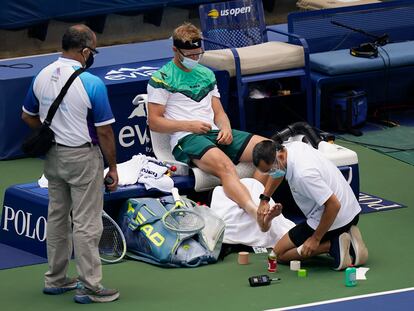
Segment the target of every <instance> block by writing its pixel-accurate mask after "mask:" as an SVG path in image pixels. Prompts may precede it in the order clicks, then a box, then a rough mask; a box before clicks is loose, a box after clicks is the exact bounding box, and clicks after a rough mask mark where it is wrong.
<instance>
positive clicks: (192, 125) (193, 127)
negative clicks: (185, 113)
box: [188, 121, 211, 134]
mask: <svg viewBox="0 0 414 311" xmlns="http://www.w3.org/2000/svg"><path fill="white" fill-rule="evenodd" d="M188 131H189V132H191V133H195V134H206V133H208V132H209V131H211V124H210V123H207V122H203V121H189V122H188Z"/></svg>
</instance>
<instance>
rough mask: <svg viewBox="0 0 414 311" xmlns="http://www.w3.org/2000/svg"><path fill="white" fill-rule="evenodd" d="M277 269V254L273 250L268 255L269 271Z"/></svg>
mask: <svg viewBox="0 0 414 311" xmlns="http://www.w3.org/2000/svg"><path fill="white" fill-rule="evenodd" d="M276 270H277V256H276V253H275V252H274V251H273V250H272V251H271V252H270V254H269V256H267V271H268V272H271V273H273V272H276Z"/></svg>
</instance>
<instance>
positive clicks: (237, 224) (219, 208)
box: [211, 178, 295, 247]
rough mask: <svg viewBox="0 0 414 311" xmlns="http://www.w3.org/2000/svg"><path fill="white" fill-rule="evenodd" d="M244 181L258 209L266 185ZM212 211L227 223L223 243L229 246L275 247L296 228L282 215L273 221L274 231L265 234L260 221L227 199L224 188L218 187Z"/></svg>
mask: <svg viewBox="0 0 414 311" xmlns="http://www.w3.org/2000/svg"><path fill="white" fill-rule="evenodd" d="M241 182H242V183H243V184H244V185H245V186H246V188H247V189H248V190H249V191H250V195H251V197H252V199H253V202H254V203H255V204H256V205H257V206H258V205H259V203H260V202H259V201H260V200H259V195H260V194H261V193H263V190H264V186H263V185H262V184H261V183H260V182H259V181H258V180H256V179H253V178H243V179H241ZM269 203H270V206H272V205H274V204H275V202H274V201H273V200H270V202H269ZM211 209H212V210H213V211H214V212H215V213H216V214H217V215H218V216H219V217H220V218H221V219H223V220H224V222H225V224H226V230H225V231H224V240H223V242H224V243H228V244H244V245H249V246H261V247H273V246H274V245H275V244H276V242H277V241H279V239H280V238H281V237H282V236H283V235H285V233H287V232H288V231H289V230H290V229H291V228H293V227H294V226H295V224H294V222H292V221H290V220H289V219H287V218H285V217H284V216H283V215H282V214H280V215H279V216H277V217H275V218H274V219H273V220H272V226H271V228H270V230H269V231H268V232H262V231H261V230H260V227H259V225H258V224H257V222H256V220H255V219H254V218H253V217H252V216H250V215H249V214H248V213H247V212H245V211H244V209H242V208H240V207H239V206H238V205H237V203H235V202H234V201H232V200H230V199H229V198H228V197H227V196H226V194H225V193H224V190H223V187H222V186H218V187H216V188H215V189H214V191H213V196H212V200H211Z"/></svg>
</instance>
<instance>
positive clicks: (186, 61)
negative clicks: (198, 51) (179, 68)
mask: <svg viewBox="0 0 414 311" xmlns="http://www.w3.org/2000/svg"><path fill="white" fill-rule="evenodd" d="M198 61H199V59H198V60H194V59H191V58H189V57H183V60H182V61H181V63H182V64H183V66H184V67H185V68H187V69H190V70H191V69H193V68H194V67H195V66H197V65H198Z"/></svg>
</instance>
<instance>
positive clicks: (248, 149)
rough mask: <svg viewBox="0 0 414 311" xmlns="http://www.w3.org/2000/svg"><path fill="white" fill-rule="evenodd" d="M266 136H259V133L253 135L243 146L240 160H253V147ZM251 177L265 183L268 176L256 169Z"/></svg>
mask: <svg viewBox="0 0 414 311" xmlns="http://www.w3.org/2000/svg"><path fill="white" fill-rule="evenodd" d="M267 139H268V138H266V137H263V136H259V135H253V136H252V137H251V138H250V140H249V142H248V144H247V145H246V146H245V148H244V150H243V152H242V154H241V156H240V162H252V161H253V148H254V146H256V145H257V144H258V143H260V142H261V141H263V140H267ZM253 178H255V179H257V180H258V181H260V182H261V183H262V184H263V185H265V184H266V180H267V178H268V176H267V175H264V174H262V173H260V172H259V171H258V170H256V171H255V172H254V174H253Z"/></svg>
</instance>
